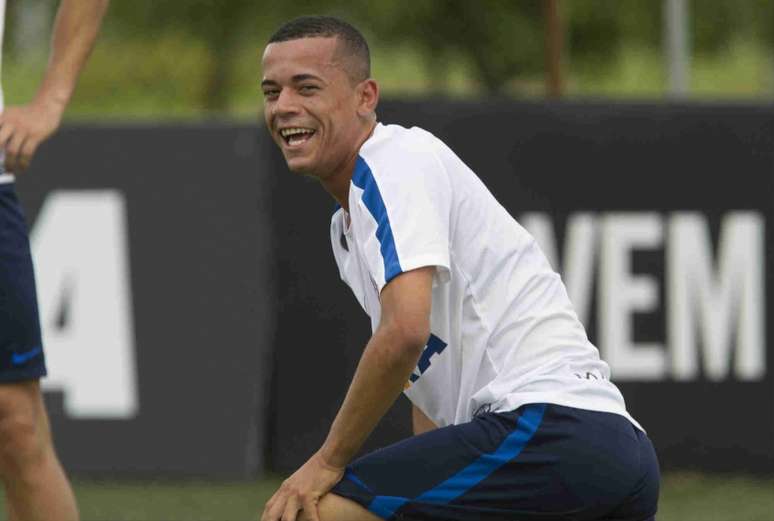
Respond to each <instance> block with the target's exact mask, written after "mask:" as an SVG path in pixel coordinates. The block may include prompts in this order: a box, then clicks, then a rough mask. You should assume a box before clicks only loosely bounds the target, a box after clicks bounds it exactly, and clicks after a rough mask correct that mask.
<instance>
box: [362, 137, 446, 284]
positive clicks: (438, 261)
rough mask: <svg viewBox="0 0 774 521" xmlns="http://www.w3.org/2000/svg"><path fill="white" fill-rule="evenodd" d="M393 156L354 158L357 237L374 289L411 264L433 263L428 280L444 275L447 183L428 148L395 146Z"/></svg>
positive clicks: (443, 278)
mask: <svg viewBox="0 0 774 521" xmlns="http://www.w3.org/2000/svg"><path fill="white" fill-rule="evenodd" d="M399 155H400V157H399V158H397V159H396V158H394V157H389V158H384V157H375V158H369V157H367V156H366V157H363V156H360V157H358V160H357V165H356V167H355V172H354V175H353V178H352V186H353V187H354V189H355V190H357V191H358V193H357V196H358V197H357V202H358V212H359V214H360V216H361V219H360V221H361V223H362V226H361V227H360V232H361V234H360V236H361V240H362V242H363V252H364V254H365V257H366V259H365V262H366V264H367V266H368V270H369V273H370V275H371V277H372V278H373V281H374V283H375V284H376V286H377V288H378V290H379V292H381V291H382V289H383V288H384V286H385V285H386V284H387V283H388V282H390V281H391V280H392V279H394V278H395V277H397V276H398V275H400V274H401V273H404V272H406V271H411V270H413V269H417V268H421V267H425V266H434V267H435V268H436V274H435V280H434V283H444V282H448V280H449V279H450V273H451V270H450V255H449V237H450V209H451V198H452V193H451V186H450V182H449V178H448V176H447V173H446V171H445V170H444V169H443V166H442V165H441V163H440V161H439V160H438V159H437V157H436V156H435V155H434V154H433V153H432V152H431V151H421V150H420V151H417V150H413V151H412V150H405V151H403V150H401V154H399Z"/></svg>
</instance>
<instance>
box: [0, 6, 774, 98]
mask: <svg viewBox="0 0 774 521" xmlns="http://www.w3.org/2000/svg"><path fill="white" fill-rule="evenodd" d="M8 1H9V6H10V7H11V8H12V9H13V6H14V4H17V3H19V1H20V0H8ZM541 2H542V0H518V1H515V0H478V1H475V2H472V1H470V0H412V1H411V2H405V1H402V2H384V1H382V0H295V1H293V2H269V1H267V0H163V1H162V0H132V1H119V2H113V3H112V6H111V11H110V15H109V19H108V23H109V24H110V27H111V29H112V30H113V31H115V34H119V35H123V37H130V38H142V39H148V38H154V37H156V36H158V35H159V34H161V33H162V32H164V31H181V32H183V33H185V34H186V35H188V36H190V37H191V38H195V39H197V40H198V41H201V42H203V43H204V44H205V45H206V47H207V48H208V49H209V50H210V53H211V59H210V60H208V63H203V64H202V68H203V69H206V70H207V74H206V76H207V78H208V80H207V81H206V86H205V88H204V89H203V92H202V106H203V108H205V109H206V110H209V111H221V110H223V109H224V108H225V107H226V105H227V101H228V100H227V96H228V88H227V87H228V86H229V85H230V83H231V82H232V81H233V78H232V75H233V71H234V60H236V59H237V57H238V56H239V55H238V52H237V51H239V50H243V49H245V48H247V47H248V46H251V45H252V46H255V50H256V58H257V53H258V52H260V49H261V48H262V46H263V44H264V41H265V40H264V39H265V38H266V37H267V36H268V35H269V34H270V33H271V31H272V30H274V29H275V28H276V27H277V26H278V25H279V24H280V23H281V22H282V21H284V20H287V19H290V18H292V17H295V16H299V15H302V14H332V15H338V16H341V17H343V18H345V19H348V20H352V21H353V22H355V23H356V24H357V25H358V26H359V27H360V28H361V29H362V30H363V31H364V32H365V33H366V35H367V36H368V37H369V40H370V41H371V43H372V45H373V46H374V47H382V48H384V47H393V48H396V47H397V48H407V49H411V51H412V52H416V53H418V54H419V55H420V56H421V57H422V59H423V61H424V64H425V68H426V71H427V75H428V76H429V77H430V78H431V80H430V81H431V85H430V87H431V88H432V89H433V91H434V92H437V91H438V90H440V91H441V92H442V91H443V88H442V87H443V86H444V84H445V82H446V79H447V77H448V70H449V64H451V63H454V62H462V63H464V64H465V65H466V66H467V68H468V70H470V71H471V73H472V74H473V75H474V77H475V80H474V82H473V83H475V84H478V85H480V87H481V88H482V90H484V91H485V92H487V93H489V94H499V93H503V92H504V91H505V90H507V89H508V88H509V87H510V86H512V84H513V81H514V80H516V79H518V78H520V77H523V76H533V77H534V76H535V75H539V74H541V73H542V72H543V67H544V35H543V31H544V20H543V12H542V5H541ZM662 6H663V1H662V0H564V1H562V2H561V3H560V9H561V10H562V17H561V18H562V19H563V20H564V24H565V29H566V38H565V42H566V46H567V49H566V55H568V56H569V57H570V59H571V60H572V61H573V62H580V63H583V64H587V65H591V66H593V67H605V66H607V65H610V64H613V63H614V62H615V60H616V59H617V57H618V52H619V50H620V49H622V48H623V47H631V46H640V47H649V48H652V49H660V48H661V45H662V30H663V29H662ZM689 6H690V8H689V9H690V10H689V14H690V19H691V32H692V49H693V50H694V52H698V53H716V52H719V51H722V50H723V49H725V48H726V47H727V45H728V43H729V42H730V41H731V40H732V39H733V38H735V37H737V36H739V35H743V36H750V37H752V38H756V39H757V40H758V41H765V42H768V43H769V44H770V45H771V46H773V47H774V0H749V1H746V2H738V1H734V0H699V1H693V2H690V3H689ZM106 32H107V31H106ZM138 60H139V61H140V62H141V60H142V57H138Z"/></svg>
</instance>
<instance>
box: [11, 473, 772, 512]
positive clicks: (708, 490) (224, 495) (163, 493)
mask: <svg viewBox="0 0 774 521" xmlns="http://www.w3.org/2000/svg"><path fill="white" fill-rule="evenodd" d="M279 483H280V479H279V478H269V479H264V480H260V481H255V482H242V483H208V482H203V481H191V482H171V481H155V482H151V481H148V482H137V481H134V482H129V481H103V482H97V481H80V480H79V481H76V482H75V489H76V494H77V496H78V503H79V505H80V509H81V514H82V519H83V521H178V520H180V521H241V520H244V521H254V520H256V519H258V517H259V514H260V512H261V511H262V508H263V504H264V503H265V502H266V500H267V499H268V498H269V497H270V496H271V494H272V493H273V492H274V490H275V489H276V488H277V486H279ZM0 499H2V498H1V496H0ZM5 519H6V518H5V517H4V514H0V520H5ZM658 519H659V521H774V477H770V478H753V477H745V476H723V475H705V474H696V473H669V474H667V475H666V476H665V477H664V480H663V482H662V491H661V508H660V511H659V516H658Z"/></svg>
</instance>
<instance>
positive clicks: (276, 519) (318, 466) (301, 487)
mask: <svg viewBox="0 0 774 521" xmlns="http://www.w3.org/2000/svg"><path fill="white" fill-rule="evenodd" d="M343 475H344V469H343V468H337V467H333V466H330V465H328V464H327V463H326V462H325V461H324V460H323V458H322V456H320V453H319V452H318V453H316V454H315V455H314V456H312V457H311V458H309V461H307V462H306V463H304V465H303V466H302V467H301V468H300V469H298V470H297V471H296V472H295V473H294V474H293V475H292V476H290V477H289V478H288V479H286V480H285V481H284V482H283V483H282V486H281V487H280V488H279V490H277V492H275V493H274V495H273V496H272V497H271V499H270V500H269V501H268V502H267V503H266V507H265V508H264V509H263V515H262V516H261V521H280V520H281V521H296V517H297V516H298V512H299V511H300V510H303V511H304V513H305V515H306V517H307V518H309V519H312V520H313V521H319V519H320V518H319V516H318V514H317V503H318V502H319V501H320V498H321V497H323V496H324V495H325V494H327V493H328V492H329V491H330V490H331V489H332V488H333V486H334V485H335V484H336V483H338V482H339V480H340V479H341V477H342V476H343Z"/></svg>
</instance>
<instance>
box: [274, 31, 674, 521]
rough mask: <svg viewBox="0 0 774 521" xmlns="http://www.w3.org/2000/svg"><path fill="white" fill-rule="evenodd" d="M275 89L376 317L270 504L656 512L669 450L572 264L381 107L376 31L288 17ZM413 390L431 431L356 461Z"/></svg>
mask: <svg viewBox="0 0 774 521" xmlns="http://www.w3.org/2000/svg"><path fill="white" fill-rule="evenodd" d="M262 87H263V93H264V99H265V117H266V124H267V126H268V128H269V130H270V132H271V134H272V136H273V138H274V140H275V141H276V142H277V145H278V146H279V147H280V149H281V150H282V153H283V155H284V156H285V159H286V161H287V164H288V167H289V168H290V170H291V171H293V172H297V173H300V174H305V175H308V176H312V177H315V178H317V179H318V180H319V181H320V183H321V184H322V186H323V188H324V189H325V190H326V191H328V193H330V194H331V196H333V198H334V199H335V200H336V201H337V202H338V204H339V206H340V208H338V209H337V211H336V212H335V213H334V215H333V218H332V221H331V243H332V247H333V252H334V256H335V258H336V262H337V264H338V267H339V271H340V275H341V278H342V279H343V280H344V282H346V283H347V284H348V285H349V286H350V288H351V289H352V291H353V293H354V294H355V297H356V298H357V299H358V301H359V302H360V304H361V306H362V307H363V309H364V310H365V311H366V313H367V314H368V315H369V316H370V318H371V324H372V328H373V335H372V336H371V338H370V340H369V341H368V343H367V344H366V346H365V349H364V351H363V354H362V357H361V359H360V363H359V364H358V367H357V370H356V372H355V375H354V377H353V379H352V382H351V384H350V387H349V390H348V392H347V394H346V397H345V398H344V402H343V404H342V406H341V408H340V410H339V412H338V414H337V416H336V418H335V420H334V422H333V425H332V426H331V429H330V432H329V434H328V436H327V438H326V440H325V442H324V443H323V445H322V447H320V448H319V450H317V451H316V452H315V453H314V454H313V455H312V457H311V458H310V459H309V460H308V461H307V462H306V463H305V464H304V465H303V466H302V467H301V468H300V469H298V470H297V471H296V472H295V473H294V474H293V475H292V476H290V477H289V478H288V479H287V480H285V482H284V483H283V485H282V486H281V487H280V489H279V490H278V491H277V492H276V493H275V494H274V496H273V497H272V498H271V499H270V500H269V502H268V503H267V504H266V507H265V509H264V512H263V517H262V519H263V521H277V520H280V519H281V520H283V521H295V520H296V519H312V520H321V521H356V520H377V519H427V520H436V519H437V520H439V521H440V520H449V519H455V520H483V519H493V520H494V519H497V520H503V519H524V520H530V519H539V520H541V521H544V520H549V519H557V520H558V519H573V520H580V521H583V520H592V519H606V520H614V521H644V520H650V519H653V518H654V516H655V512H656V506H657V500H658V486H659V470H658V462H657V460H656V456H655V453H654V450H653V447H652V445H651V443H650V440H649V439H648V438H647V436H646V435H645V433H644V432H643V430H642V428H641V427H640V426H639V425H638V424H637V423H636V422H635V421H634V420H633V419H632V418H631V416H630V415H629V414H628V413H627V411H626V407H625V404H624V400H623V397H622V396H621V393H620V392H619V390H618V389H617V388H616V386H615V385H614V384H613V383H611V382H610V380H609V377H610V371H609V368H608V366H607V364H606V363H605V362H604V361H602V360H601V359H600V358H599V352H598V351H597V349H596V348H595V347H594V346H593V345H592V344H591V343H590V342H589V340H588V338H587V337H586V333H585V331H584V329H583V326H582V325H581V324H580V322H579V320H578V318H577V316H576V314H575V312H574V311H573V309H572V306H571V304H570V301H569V299H568V297H567V293H566V291H565V288H564V286H563V284H562V282H561V280H560V278H559V276H558V275H557V274H556V273H554V272H553V271H552V269H551V267H550V266H549V264H548V262H547V261H546V259H545V256H544V255H543V253H542V252H541V251H540V249H539V248H538V246H537V244H536V243H535V241H534V239H533V238H532V237H531V236H530V235H529V234H528V233H527V232H526V231H525V230H524V229H523V228H522V227H521V226H520V225H519V224H518V223H517V222H516V221H515V220H514V219H513V218H512V217H511V216H510V215H509V214H508V213H507V212H506V211H505V209H504V208H503V207H502V206H501V205H500V204H499V203H498V202H497V200H496V199H495V198H494V197H493V196H492V194H491V193H490V192H489V191H488V190H487V189H486V187H485V186H484V185H483V184H482V183H481V181H480V180H479V179H478V178H477V177H476V175H475V174H474V173H473V172H472V171H471V170H470V169H469V168H468V167H467V166H466V165H465V164H464V163H463V162H462V161H461V160H460V159H459V158H458V157H457V156H456V155H455V154H454V153H453V152H452V151H451V150H450V149H449V148H448V147H447V146H446V145H444V144H443V143H442V142H441V141H440V140H438V139H437V138H436V137H434V136H433V135H432V134H430V133H428V132H426V131H424V130H421V129H419V128H411V129H406V128H403V127H400V126H397V125H383V124H381V123H378V122H377V118H376V112H375V111H376V106H377V102H378V99H379V88H378V85H377V83H376V82H375V81H374V80H373V79H371V78H370V57H369V51H368V45H367V44H366V42H365V40H364V39H363V37H362V35H361V34H360V33H359V32H358V31H357V30H356V29H355V28H354V27H352V26H351V25H349V24H347V23H345V22H343V21H341V20H338V19H336V18H330V17H304V18H299V19H296V20H293V21H291V22H288V23H287V24H285V25H284V26H283V27H281V28H280V29H279V30H278V31H277V32H276V33H275V34H274V36H272V38H271V39H270V41H269V44H268V45H267V47H266V50H265V52H264V55H263V81H262ZM401 392H403V393H405V394H406V396H407V397H408V398H409V399H410V400H411V402H412V403H413V411H414V412H413V420H414V432H415V434H416V436H413V437H411V438H409V439H407V440H404V441H402V442H399V443H397V444H395V445H392V446H390V447H386V448H384V449H382V450H379V451H377V452H374V453H372V454H368V455H366V456H364V457H362V458H359V459H357V460H354V461H353V458H354V456H355V454H356V453H357V451H358V450H359V449H360V447H361V446H362V444H363V442H364V441H365V439H366V438H367V437H368V435H369V434H370V433H371V431H372V430H373V428H374V427H375V426H376V424H377V423H378V422H379V420H380V419H381V418H382V416H383V415H384V414H385V412H386V411H387V410H388V409H389V407H390V406H391V405H392V404H393V402H394V401H395V400H396V399H397V397H398V396H399V395H400V393H401Z"/></svg>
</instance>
